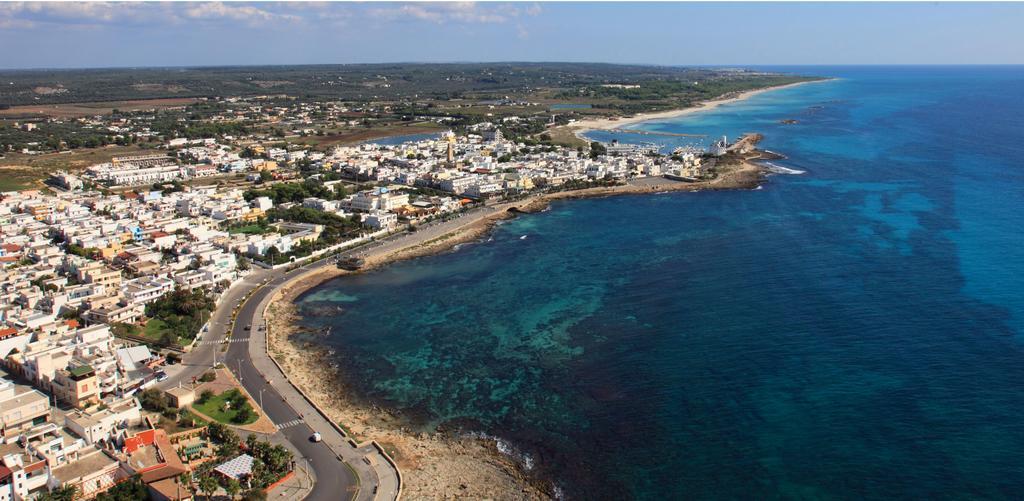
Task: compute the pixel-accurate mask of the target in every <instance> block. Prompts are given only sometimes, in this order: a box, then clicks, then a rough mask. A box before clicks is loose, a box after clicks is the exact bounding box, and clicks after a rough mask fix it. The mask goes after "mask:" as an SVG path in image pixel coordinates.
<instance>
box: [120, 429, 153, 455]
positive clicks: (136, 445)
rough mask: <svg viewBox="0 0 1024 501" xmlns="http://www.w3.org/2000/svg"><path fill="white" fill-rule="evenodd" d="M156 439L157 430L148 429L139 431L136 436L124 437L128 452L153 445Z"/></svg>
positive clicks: (125, 447)
mask: <svg viewBox="0 0 1024 501" xmlns="http://www.w3.org/2000/svg"><path fill="white" fill-rule="evenodd" d="M155 439H156V430H146V431H143V432H139V434H138V435H135V436H134V437H128V438H126V439H124V450H125V452H127V453H128V454H131V453H133V452H135V451H137V450H139V449H140V448H142V447H145V446H147V445H152V444H153V442H154V441H155Z"/></svg>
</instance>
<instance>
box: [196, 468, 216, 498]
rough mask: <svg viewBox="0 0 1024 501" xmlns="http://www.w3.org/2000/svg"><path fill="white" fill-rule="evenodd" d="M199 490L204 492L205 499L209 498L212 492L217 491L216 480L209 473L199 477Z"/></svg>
mask: <svg viewBox="0 0 1024 501" xmlns="http://www.w3.org/2000/svg"><path fill="white" fill-rule="evenodd" d="M199 490H201V491H203V493H205V494H206V499H211V498H212V497H213V493H214V492H217V480H216V479H214V478H213V477H212V476H210V475H209V474H207V475H203V476H202V477H201V478H200V479H199Z"/></svg>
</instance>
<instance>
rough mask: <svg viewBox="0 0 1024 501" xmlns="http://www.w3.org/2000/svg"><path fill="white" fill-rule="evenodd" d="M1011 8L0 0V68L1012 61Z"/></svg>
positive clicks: (1017, 6)
mask: <svg viewBox="0 0 1024 501" xmlns="http://www.w3.org/2000/svg"><path fill="white" fill-rule="evenodd" d="M1022 26H1024V4H1022V3H969V4H968V3H732V2H730V3H714V4H712V3H615V2H599V3H588V2H567V3H533V2H522V3H519V2H517V3H505V2H478V3H474V2H458V3H399V2H389V3H321V2H270V3H248V2H185V3H164V2H154V3H135V2H125V3H118V2H2V3H0V68H5V69H13V68H87V67H138V66H209V65H251V64H337V63H379V62H455V61H460V62H465V61H481V62H484V61H585V62H608V63H640V64H662V65H702V66H703V65H801V64H806V65H831V64H1024V50H1022V48H1024V28H1022Z"/></svg>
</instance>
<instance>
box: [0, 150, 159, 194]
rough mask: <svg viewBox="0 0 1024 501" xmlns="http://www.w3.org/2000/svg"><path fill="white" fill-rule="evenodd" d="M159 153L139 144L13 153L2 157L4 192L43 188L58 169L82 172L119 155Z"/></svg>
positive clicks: (1, 187)
mask: <svg viewBox="0 0 1024 501" xmlns="http://www.w3.org/2000/svg"><path fill="white" fill-rule="evenodd" d="M157 153H160V151H158V150H152V149H146V148H143V147H140V146H136V145H132V146H117V145H108V146H105V147H102V148H80V149H76V150H71V151H62V152H59V153H46V154H42V155H25V154H22V153H10V152H9V153H7V154H6V155H5V156H4V157H3V158H0V191H12V190H24V189H30V188H41V187H42V186H43V185H42V181H43V180H44V179H46V177H47V176H49V174H50V173H51V172H53V171H56V170H68V171H80V170H82V169H85V168H86V167H88V166H90V165H93V164H97V163H103V162H109V161H110V159H111V158H113V157H117V156H122V155H148V154H157Z"/></svg>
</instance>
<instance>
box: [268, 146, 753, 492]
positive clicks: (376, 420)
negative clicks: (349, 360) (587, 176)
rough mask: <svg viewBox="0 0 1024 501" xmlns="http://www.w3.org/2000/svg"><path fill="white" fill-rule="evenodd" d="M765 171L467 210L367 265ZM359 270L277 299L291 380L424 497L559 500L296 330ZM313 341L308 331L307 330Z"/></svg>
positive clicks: (734, 171)
mask: <svg viewBox="0 0 1024 501" xmlns="http://www.w3.org/2000/svg"><path fill="white" fill-rule="evenodd" d="M766 173H767V170H766V169H765V167H764V166H763V165H761V164H758V163H755V162H753V161H749V160H743V161H740V162H739V163H738V164H736V165H732V166H729V169H728V170H725V171H723V172H721V173H720V174H719V176H718V177H716V178H715V179H713V180H710V181H701V182H694V183H687V182H682V181H672V180H668V179H665V178H641V179H639V180H635V181H633V182H630V183H627V184H624V185H617V186H607V187H594V188H586V189H581V190H572V191H564V192H554V193H544V194H537V195H533V196H530V197H527V198H525V199H523V200H518V201H514V202H507V203H502V204H497V205H495V206H492V207H490V208H488V209H479V210H478V212H475V213H470V214H468V215H464V216H462V217H460V218H457V219H455V220H452V221H448V222H446V223H441V224H439V225H437V227H436V228H427V229H420V230H418V231H417V232H414V233H410V234H407V235H405V236H404V237H401V238H399V239H396V240H394V241H390V242H386V243H384V244H380V245H378V246H375V247H373V248H370V249H367V250H365V251H363V252H361V253H360V254H359V256H360V257H361V258H363V259H364V266H363V268H362V270H360V272H361V271H364V270H372V269H375V268H378V267H381V266H385V265H387V264H390V263H393V262H396V261H401V260H406V259H412V258H416V257H421V256H427V255H432V254H437V253H441V252H446V251H449V250H451V249H453V248H454V247H456V246H457V245H459V244H462V243H467V242H473V241H478V240H480V239H481V238H483V237H484V236H485V235H486V234H487V233H489V232H490V231H491V229H492V228H493V227H494V225H496V224H497V223H498V222H499V221H501V220H504V219H509V218H513V217H516V215H517V214H518V213H532V212H539V211H542V210H544V209H545V208H547V207H548V205H549V204H550V202H552V201H554V200H563V199H577V198H591V197H607V196H618V195H638V194H651V193H663V192H670V191H701V190H732V189H756V188H757V187H758V186H759V185H760V184H761V182H762V181H763V180H764V176H765V175H766ZM350 273H359V272H351V271H345V270H341V269H338V268H337V267H334V266H325V267H322V268H319V269H316V270H312V271H310V272H308V273H305V274H302V275H300V276H298V277H295V278H294V279H292V280H291V281H289V282H287V283H285V284H284V285H282V286H281V287H280V288H279V289H278V290H277V291H276V292H275V293H274V296H273V297H272V298H271V301H270V303H269V306H268V312H267V315H266V318H268V319H269V326H268V331H269V332H268V348H269V351H270V354H271V356H273V357H274V359H275V360H276V361H277V362H278V364H280V365H281V367H282V368H283V369H284V371H285V373H286V374H287V376H288V378H289V379H291V380H292V382H294V383H295V384H296V385H298V386H299V387H301V388H302V389H303V391H304V392H305V393H306V394H307V395H309V396H310V397H311V398H312V399H314V400H315V401H316V402H317V405H319V406H320V407H321V408H322V409H324V410H325V412H327V413H328V414H329V416H330V417H331V419H332V420H333V421H335V422H338V423H341V424H342V426H344V427H345V428H346V429H347V430H348V431H349V432H350V434H351V435H353V436H354V437H355V438H356V439H357V440H359V441H363V440H370V439H373V440H376V441H377V442H379V443H380V444H382V446H384V447H385V448H386V449H387V450H388V451H389V453H391V454H392V455H393V457H394V458H395V461H396V462H397V464H398V465H399V467H400V468H401V469H402V475H403V483H404V486H403V491H404V493H405V495H406V496H411V498H413V499H420V498H456V497H468V498H487V499H551V498H552V497H553V488H554V486H553V485H551V484H550V482H549V481H548V480H547V479H538V478H535V477H534V476H532V475H530V473H529V472H528V471H526V470H525V469H524V467H523V465H520V464H518V463H517V462H516V461H515V460H514V459H513V458H511V457H509V456H507V455H506V454H503V453H501V452H500V451H499V450H498V448H497V443H496V442H495V441H494V440H493V439H483V438H472V437H467V436H458V435H453V434H449V433H445V432H436V433H417V432H413V431H411V430H408V429H407V428H406V427H405V423H404V422H403V421H402V419H401V417H400V416H397V415H395V414H394V413H392V412H390V411H388V410H387V409H382V408H380V407H378V406H376V405H373V404H372V403H367V402H361V401H359V400H358V399H356V398H352V397H349V396H348V395H350V394H351V393H350V392H349V391H347V388H345V385H344V384H343V383H342V378H341V377H340V376H341V372H340V371H341V368H339V367H336V366H334V365H333V364H332V361H331V358H330V355H331V354H330V353H329V352H328V350H326V349H324V348H322V347H321V346H320V345H318V344H316V343H315V342H311V341H303V340H299V339H296V338H295V337H293V336H294V335H296V334H300V333H302V328H301V327H300V324H299V313H298V307H297V305H296V303H295V301H296V300H297V299H298V297H299V296H301V295H302V294H303V293H304V292H306V291H308V290H310V289H312V288H314V287H317V286H319V285H321V284H323V283H325V282H327V281H329V280H332V279H334V278H336V277H339V276H343V275H347V274H350ZM307 339H308V338H307Z"/></svg>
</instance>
